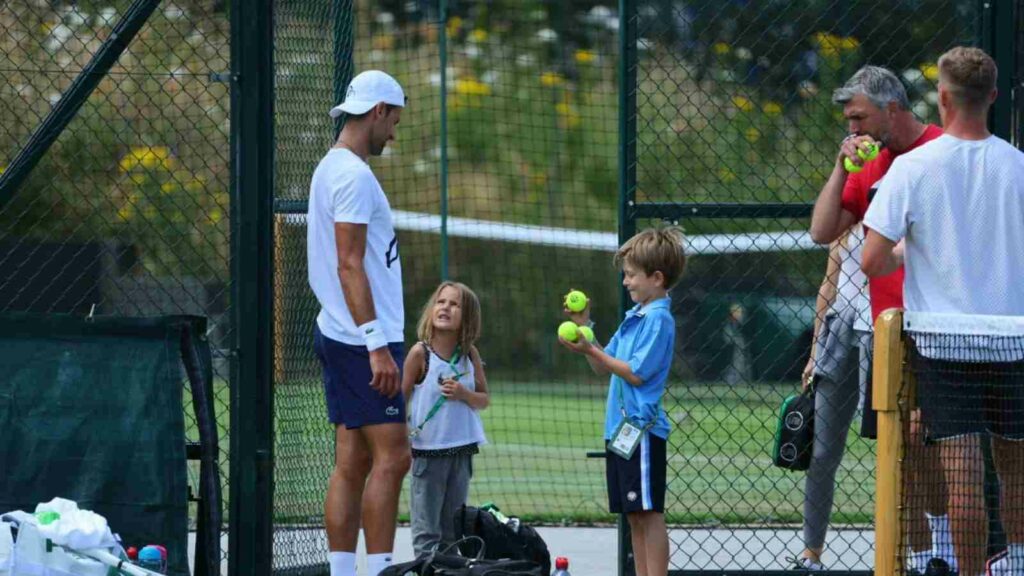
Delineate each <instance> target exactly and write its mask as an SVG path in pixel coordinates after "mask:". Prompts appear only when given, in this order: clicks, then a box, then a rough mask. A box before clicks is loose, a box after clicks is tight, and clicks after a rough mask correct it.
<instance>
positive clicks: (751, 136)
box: [743, 126, 761, 144]
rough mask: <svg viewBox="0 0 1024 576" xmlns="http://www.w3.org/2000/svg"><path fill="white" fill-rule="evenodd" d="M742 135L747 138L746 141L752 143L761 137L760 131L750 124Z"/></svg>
mask: <svg viewBox="0 0 1024 576" xmlns="http://www.w3.org/2000/svg"><path fill="white" fill-rule="evenodd" d="M743 137H744V138H746V139H747V142H750V143H751V144H753V143H754V142H757V141H758V140H760V139H761V131H760V130H758V129H757V128H754V127H753V126H751V127H750V128H747V131H746V132H744V133H743Z"/></svg>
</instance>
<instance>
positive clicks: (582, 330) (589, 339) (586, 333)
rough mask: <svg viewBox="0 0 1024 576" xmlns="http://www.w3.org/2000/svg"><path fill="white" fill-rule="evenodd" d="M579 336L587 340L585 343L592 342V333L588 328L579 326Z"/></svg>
mask: <svg viewBox="0 0 1024 576" xmlns="http://www.w3.org/2000/svg"><path fill="white" fill-rule="evenodd" d="M580 334H583V337H584V338H586V339H587V342H593V341H594V331H593V330H591V329H590V326H580Z"/></svg>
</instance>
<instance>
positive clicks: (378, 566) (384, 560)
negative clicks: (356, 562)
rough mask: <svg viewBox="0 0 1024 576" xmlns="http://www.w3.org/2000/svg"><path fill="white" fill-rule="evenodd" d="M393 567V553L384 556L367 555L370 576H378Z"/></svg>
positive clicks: (367, 567)
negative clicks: (382, 571)
mask: <svg viewBox="0 0 1024 576" xmlns="http://www.w3.org/2000/svg"><path fill="white" fill-rule="evenodd" d="M388 566H391V552H385V553H383V554H367V555H366V569H367V574H368V576H377V574H380V572H381V570H383V569H385V568H387V567H388Z"/></svg>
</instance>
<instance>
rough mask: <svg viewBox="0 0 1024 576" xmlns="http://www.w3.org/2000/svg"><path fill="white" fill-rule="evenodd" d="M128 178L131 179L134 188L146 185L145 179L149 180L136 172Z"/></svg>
mask: <svg viewBox="0 0 1024 576" xmlns="http://www.w3.org/2000/svg"><path fill="white" fill-rule="evenodd" d="M130 177H131V179H132V182H133V183H135V185H136V186H142V185H143V184H145V183H146V179H147V178H149V177H148V176H146V175H145V174H144V173H140V172H136V173H134V174H132V175H131V176H130Z"/></svg>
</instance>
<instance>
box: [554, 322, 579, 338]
mask: <svg viewBox="0 0 1024 576" xmlns="http://www.w3.org/2000/svg"><path fill="white" fill-rule="evenodd" d="M579 331H580V327H579V326H577V325H576V323H575V322H573V321H572V320H566V321H565V322H562V323H561V324H559V325H558V335H559V336H560V337H561V338H562V339H563V340H568V341H569V342H575V341H576V339H577V338H579Z"/></svg>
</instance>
